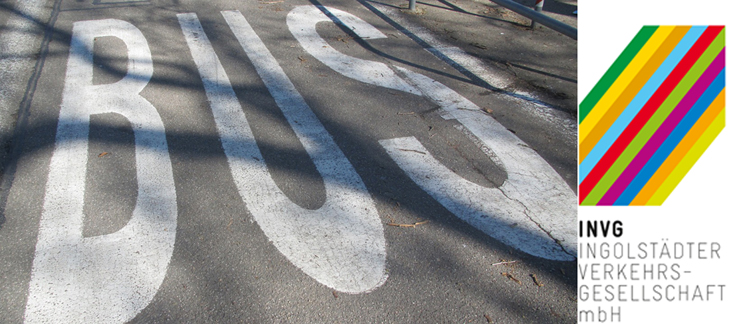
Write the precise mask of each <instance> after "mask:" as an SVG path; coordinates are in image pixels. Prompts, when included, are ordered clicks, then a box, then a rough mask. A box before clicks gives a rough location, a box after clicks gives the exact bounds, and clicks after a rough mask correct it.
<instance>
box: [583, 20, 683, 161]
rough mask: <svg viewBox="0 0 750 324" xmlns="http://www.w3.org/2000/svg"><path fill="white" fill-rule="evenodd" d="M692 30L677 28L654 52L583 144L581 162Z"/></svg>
mask: <svg viewBox="0 0 750 324" xmlns="http://www.w3.org/2000/svg"><path fill="white" fill-rule="evenodd" d="M690 28H691V26H678V27H676V28H675V29H674V31H673V32H672V33H670V34H669V37H667V39H666V40H665V41H664V43H663V44H662V45H661V46H660V47H659V48H658V49H657V50H656V52H654V55H653V56H651V57H650V58H649V59H648V62H646V64H645V65H644V66H643V68H642V69H641V70H640V72H638V74H637V75H636V76H635V77H634V78H633V82H630V84H628V85H627V87H626V88H625V90H624V91H623V92H622V94H621V95H620V96H619V97H618V98H617V100H615V102H614V103H613V104H612V107H611V108H609V110H608V111H607V113H606V114H605V115H604V116H603V117H602V118H601V120H600V121H599V123H598V124H596V126H594V129H593V130H592V131H591V133H589V136H588V137H586V138H585V139H584V140H583V141H582V142H581V144H580V149H579V150H580V152H581V153H580V154H581V156H580V161H583V160H584V159H585V158H586V156H588V155H589V153H590V152H591V150H592V149H594V146H596V143H598V142H599V140H601V139H602V136H604V134H605V133H606V132H607V130H608V129H609V128H610V127H611V126H612V124H614V123H615V120H617V118H618V117H620V114H622V112H623V110H625V108H626V107H627V106H628V105H629V104H630V102H631V101H633V98H635V96H636V95H637V94H638V92H640V91H641V88H643V85H645V84H646V82H648V80H649V79H651V76H652V75H654V72H656V69H658V68H659V66H661V64H662V63H663V62H664V60H665V59H666V58H667V56H669V54H670V53H672V50H674V48H675V46H677V44H678V43H679V42H680V40H682V37H683V36H685V34H687V32H688V31H689V30H690Z"/></svg>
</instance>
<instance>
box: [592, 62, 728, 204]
mask: <svg viewBox="0 0 750 324" xmlns="http://www.w3.org/2000/svg"><path fill="white" fill-rule="evenodd" d="M724 51H725V49H722V50H721V52H720V53H719V55H718V56H716V58H715V59H714V61H713V62H712V63H711V65H709V66H708V68H707V69H706V71H705V72H704V73H703V75H701V76H700V78H698V81H696V82H695V84H694V85H693V87H692V88H690V90H689V91H688V93H687V94H686V95H685V97H683V98H682V100H680V103H678V104H677V107H675V109H674V110H673V111H672V113H670V114H669V116H668V117H667V119H666V120H664V122H663V123H662V124H661V126H659V129H657V130H656V132H655V133H654V135H652V136H651V138H650V139H649V140H648V142H646V145H644V146H643V148H642V149H641V151H640V152H638V154H637V155H636V156H635V158H634V159H633V161H631V162H630V165H628V166H627V167H626V168H625V171H623V172H622V174H620V177H619V178H617V180H616V181H615V183H614V184H612V187H611V188H609V190H608V191H607V193H606V194H605V195H604V197H602V199H601V200H600V201H599V202H598V203H597V205H607V206H609V205H613V204H614V203H615V201H617V198H618V197H620V195H621V194H622V192H623V191H625V188H627V187H628V185H630V182H631V181H633V178H635V176H636V175H638V172H640V171H641V169H642V168H643V166H644V165H646V163H647V162H648V160H649V159H651V157H652V156H653V155H654V152H656V150H658V149H659V146H661V144H662V143H664V140H666V139H667V137H668V136H669V134H671V133H672V131H673V130H674V128H675V127H677V124H679V123H680V121H681V120H682V118H683V117H685V114H687V113H688V111H690V108H691V107H693V105H694V104H695V102H696V101H698V98H700V96H701V95H702V94H703V93H704V92H705V91H706V89H707V88H708V86H709V85H711V82H713V80H714V79H716V76H717V75H719V73H721V70H722V69H723V68H724V65H725V56H724Z"/></svg>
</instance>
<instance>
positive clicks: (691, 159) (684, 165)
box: [647, 109, 726, 206]
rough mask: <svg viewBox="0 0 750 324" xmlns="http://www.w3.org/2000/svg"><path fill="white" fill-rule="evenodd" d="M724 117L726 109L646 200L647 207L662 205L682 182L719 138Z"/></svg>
mask: <svg viewBox="0 0 750 324" xmlns="http://www.w3.org/2000/svg"><path fill="white" fill-rule="evenodd" d="M725 115H726V109H722V110H721V113H719V116H717V117H716V118H715V119H714V121H713V122H712V123H711V126H709V127H708V129H707V130H706V132H705V133H703V136H701V138H700V139H699V140H698V141H697V142H696V143H695V145H694V146H693V148H692V149H690V151H689V152H688V154H687V155H685V158H683V159H682V161H680V163H679V164H678V165H677V167H676V168H675V169H674V171H673V172H672V174H670V175H669V176H668V177H667V179H666V180H665V181H664V183H663V184H662V185H661V187H660V188H659V190H657V191H656V193H655V194H654V196H653V197H651V199H649V200H648V203H647V205H651V206H659V205H661V204H663V203H664V201H665V200H666V199H667V197H669V194H671V193H672V191H673V190H674V188H676V187H677V185H678V184H679V183H680V181H682V178H684V177H685V175H686V174H687V173H688V171H690V168H692V167H693V165H695V162H698V159H699V158H700V157H701V155H703V152H705V151H706V149H708V146H709V145H711V143H712V142H713V141H714V139H716V137H717V136H719V133H721V130H722V129H724V124H725V119H726V116H725Z"/></svg>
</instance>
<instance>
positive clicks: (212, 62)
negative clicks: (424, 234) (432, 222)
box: [177, 11, 386, 293]
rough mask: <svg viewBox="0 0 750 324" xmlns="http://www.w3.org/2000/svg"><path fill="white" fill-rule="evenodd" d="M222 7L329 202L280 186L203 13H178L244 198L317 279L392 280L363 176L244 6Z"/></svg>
mask: <svg viewBox="0 0 750 324" xmlns="http://www.w3.org/2000/svg"><path fill="white" fill-rule="evenodd" d="M222 14H223V15H224V19H225V20H226V21H227V23H228V24H229V27H230V28H231V29H232V32H233V33H234V34H235V36H236V37H237V40H238V41H239V43H240V45H241V46H242V48H243V49H244V51H245V53H246V54H247V56H248V58H249V59H250V61H251V62H252V64H253V66H254V67H255V69H256V70H257V72H258V74H259V75H260V77H261V79H262V80H263V82H264V83H265V85H266V87H268V89H269V91H270V93H271V95H272V96H273V98H274V100H275V101H276V104H277V105H278V107H279V108H280V109H281V111H282V113H283V114H284V117H285V118H286V119H287V120H288V121H290V123H289V124H290V125H291V127H292V130H293V131H294V133H295V134H296V135H297V137H298V138H299V139H300V142H301V143H302V146H303V147H304V148H305V151H307V153H308V154H309V155H310V158H311V159H312V161H313V163H314V164H315V167H316V168H317V169H318V172H320V175H321V176H322V178H323V185H324V186H325V189H326V202H325V203H324V204H323V206H322V207H320V208H318V209H316V210H308V209H305V208H302V207H300V206H298V205H297V204H295V203H294V202H292V201H291V200H289V198H287V197H286V196H285V195H284V193H283V192H282V191H281V190H280V189H279V188H278V186H277V185H276V183H275V182H274V180H273V178H271V174H270V173H269V171H268V167H267V166H266V163H265V160H264V159H263V156H262V155H261V153H260V149H259V147H258V144H257V143H256V140H255V137H254V135H253V132H252V130H251V129H250V125H249V123H248V120H247V118H246V116H245V114H244V112H243V111H242V106H241V105H240V102H239V100H238V99H237V96H236V94H235V93H234V90H233V89H232V86H231V84H230V83H229V78H228V76H227V74H226V72H225V70H224V68H223V67H222V65H221V63H220V62H219V59H218V57H217V56H216V53H215V52H214V50H213V47H212V46H211V43H210V42H209V40H208V38H207V36H206V34H205V32H204V31H203V28H202V26H201V24H200V22H199V21H198V17H197V16H196V15H195V14H192V13H190V14H179V15H177V16H178V20H179V22H180V25H181V26H182V31H183V34H184V35H185V39H186V40H187V43H188V47H189V48H190V53H191V54H192V56H193V60H194V61H195V63H196V65H197V67H198V72H199V73H200V76H201V79H202V80H203V85H204V87H205V89H206V94H207V95H208V100H209V102H210V105H211V110H212V112H213V115H214V120H215V122H216V127H217V129H218V131H219V136H220V137H221V143H222V146H223V148H224V152H225V153H226V155H227V159H228V160H229V167H230V169H231V172H232V176H233V179H234V182H235V184H236V185H237V189H238V190H239V192H240V196H241V197H242V199H243V201H244V202H245V206H246V207H247V209H248V211H250V213H251V214H252V215H253V216H254V218H255V220H256V221H257V222H258V225H259V226H260V228H261V229H262V230H263V232H264V233H265V234H266V236H267V237H268V238H269V239H270V240H271V241H272V242H273V244H274V246H275V247H276V248H277V249H278V250H279V251H280V252H281V253H282V254H283V255H284V256H285V257H286V258H287V259H288V260H289V261H290V262H292V264H294V265H295V266H297V267H298V268H300V269H301V270H302V271H303V272H304V273H306V274H307V275H309V276H310V277H312V278H314V279H315V280H317V281H318V282H320V283H322V284H324V285H326V286H328V287H331V288H333V289H336V290H338V291H342V292H348V293H362V292H366V291H370V290H373V289H375V288H377V287H378V286H380V285H381V284H382V283H383V282H384V281H385V280H386V274H385V236H384V233H383V225H382V224H381V222H380V217H379V216H378V213H377V210H376V209H375V204H374V202H373V200H372V197H370V195H369V193H368V191H367V188H366V187H365V185H364V183H363V182H362V179H361V178H360V177H359V175H358V174H357V172H356V171H355V170H354V167H353V166H352V165H351V163H350V162H349V160H348V159H347V158H346V156H344V153H343V152H342V151H341V149H339V147H338V146H337V145H336V143H335V142H334V141H333V138H331V135H330V134H329V133H328V132H327V131H326V130H325V128H324V127H323V125H322V124H321V123H320V121H319V120H318V118H317V117H316V116H315V114H314V113H313V112H312V110H311V109H310V107H309V106H308V105H307V103H305V100H304V99H303V98H302V96H301V95H300V94H299V93H298V92H297V90H296V89H295V87H294V85H293V84H292V82H291V81H290V80H289V78H288V77H287V76H286V74H284V72H283V70H282V69H281V67H280V66H279V64H278V62H277V61H276V59H274V57H273V55H272V54H271V52H270V51H269V50H268V49H267V48H266V46H265V45H264V44H263V42H262V41H261V39H260V38H259V37H258V35H257V34H256V33H255V31H254V30H253V29H252V27H250V24H248V22H247V20H245V18H244V17H243V16H242V14H240V13H239V12H237V11H223V12H222ZM292 121H295V122H292Z"/></svg>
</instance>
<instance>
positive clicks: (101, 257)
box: [25, 19, 177, 323]
mask: <svg viewBox="0 0 750 324" xmlns="http://www.w3.org/2000/svg"><path fill="white" fill-rule="evenodd" d="M103 36H114V37H118V38H119V39H121V40H122V41H123V42H124V43H125V44H126V45H127V49H128V53H127V55H128V58H129V60H128V70H127V74H126V75H125V77H124V78H123V79H121V80H120V81H118V82H116V83H113V84H104V85H93V84H92V81H93V42H94V39H95V38H96V37H103ZM152 74H153V65H152V60H151V51H150V50H149V47H148V44H147V42H146V39H145V37H143V34H141V32H140V31H139V30H138V29H137V28H136V27H135V26H133V25H131V24H129V23H127V22H124V21H121V20H114V19H107V20H97V21H82V22H76V23H75V24H74V25H73V37H72V40H71V44H70V56H69V58H68V69H67V73H66V75H65V85H64V88H63V100H62V104H61V106H60V117H59V121H58V126H57V135H56V138H55V150H54V153H53V155H52V160H51V163H50V171H49V178H48V180H47V188H46V192H45V199H44V206H43V212H42V217H41V220H40V224H39V236H38V241H37V244H36V252H35V254H34V262H33V266H32V271H31V282H30V284H29V297H28V302H27V304H26V314H25V318H26V322H27V323H61V322H70V323H117V322H125V321H128V320H130V319H132V318H133V317H135V315H136V314H138V312H140V311H141V310H142V309H143V308H144V307H146V305H148V303H149V302H150V301H151V299H152V298H153V297H154V295H155V294H156V292H157V290H158V289H159V286H160V285H161V283H162V281H163V280H164V277H165V276H166V272H167V266H168V265H169V261H170V259H171V257H172V252H173V250H174V241H175V233H176V228H177V197H176V194H175V186H174V179H173V176H172V164H171V162H170V159H169V153H168V150H167V142H166V136H165V133H164V125H163V123H162V121H161V117H160V116H159V113H158V112H157V111H156V109H155V108H154V106H153V105H152V104H151V103H150V102H148V101H147V100H146V99H144V98H143V97H141V96H140V95H139V93H140V91H141V90H143V88H144V87H145V86H146V84H147V83H148V81H149V80H150V79H151V76H152ZM104 113H117V114H120V115H123V116H124V117H126V118H127V119H128V120H129V121H130V123H131V125H132V127H133V132H134V135H135V156H136V172H137V181H138V197H137V200H136V206H135V210H134V211H133V216H132V218H131V219H130V221H129V222H128V223H127V224H126V225H125V227H123V228H122V229H121V230H119V231H118V232H115V233H112V234H107V235H101V236H95V237H88V238H84V237H83V235H82V230H83V220H84V214H83V204H84V191H85V186H86V181H85V180H86V163H87V158H88V153H87V151H88V132H89V118H90V116H91V115H95V114H104Z"/></svg>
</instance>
